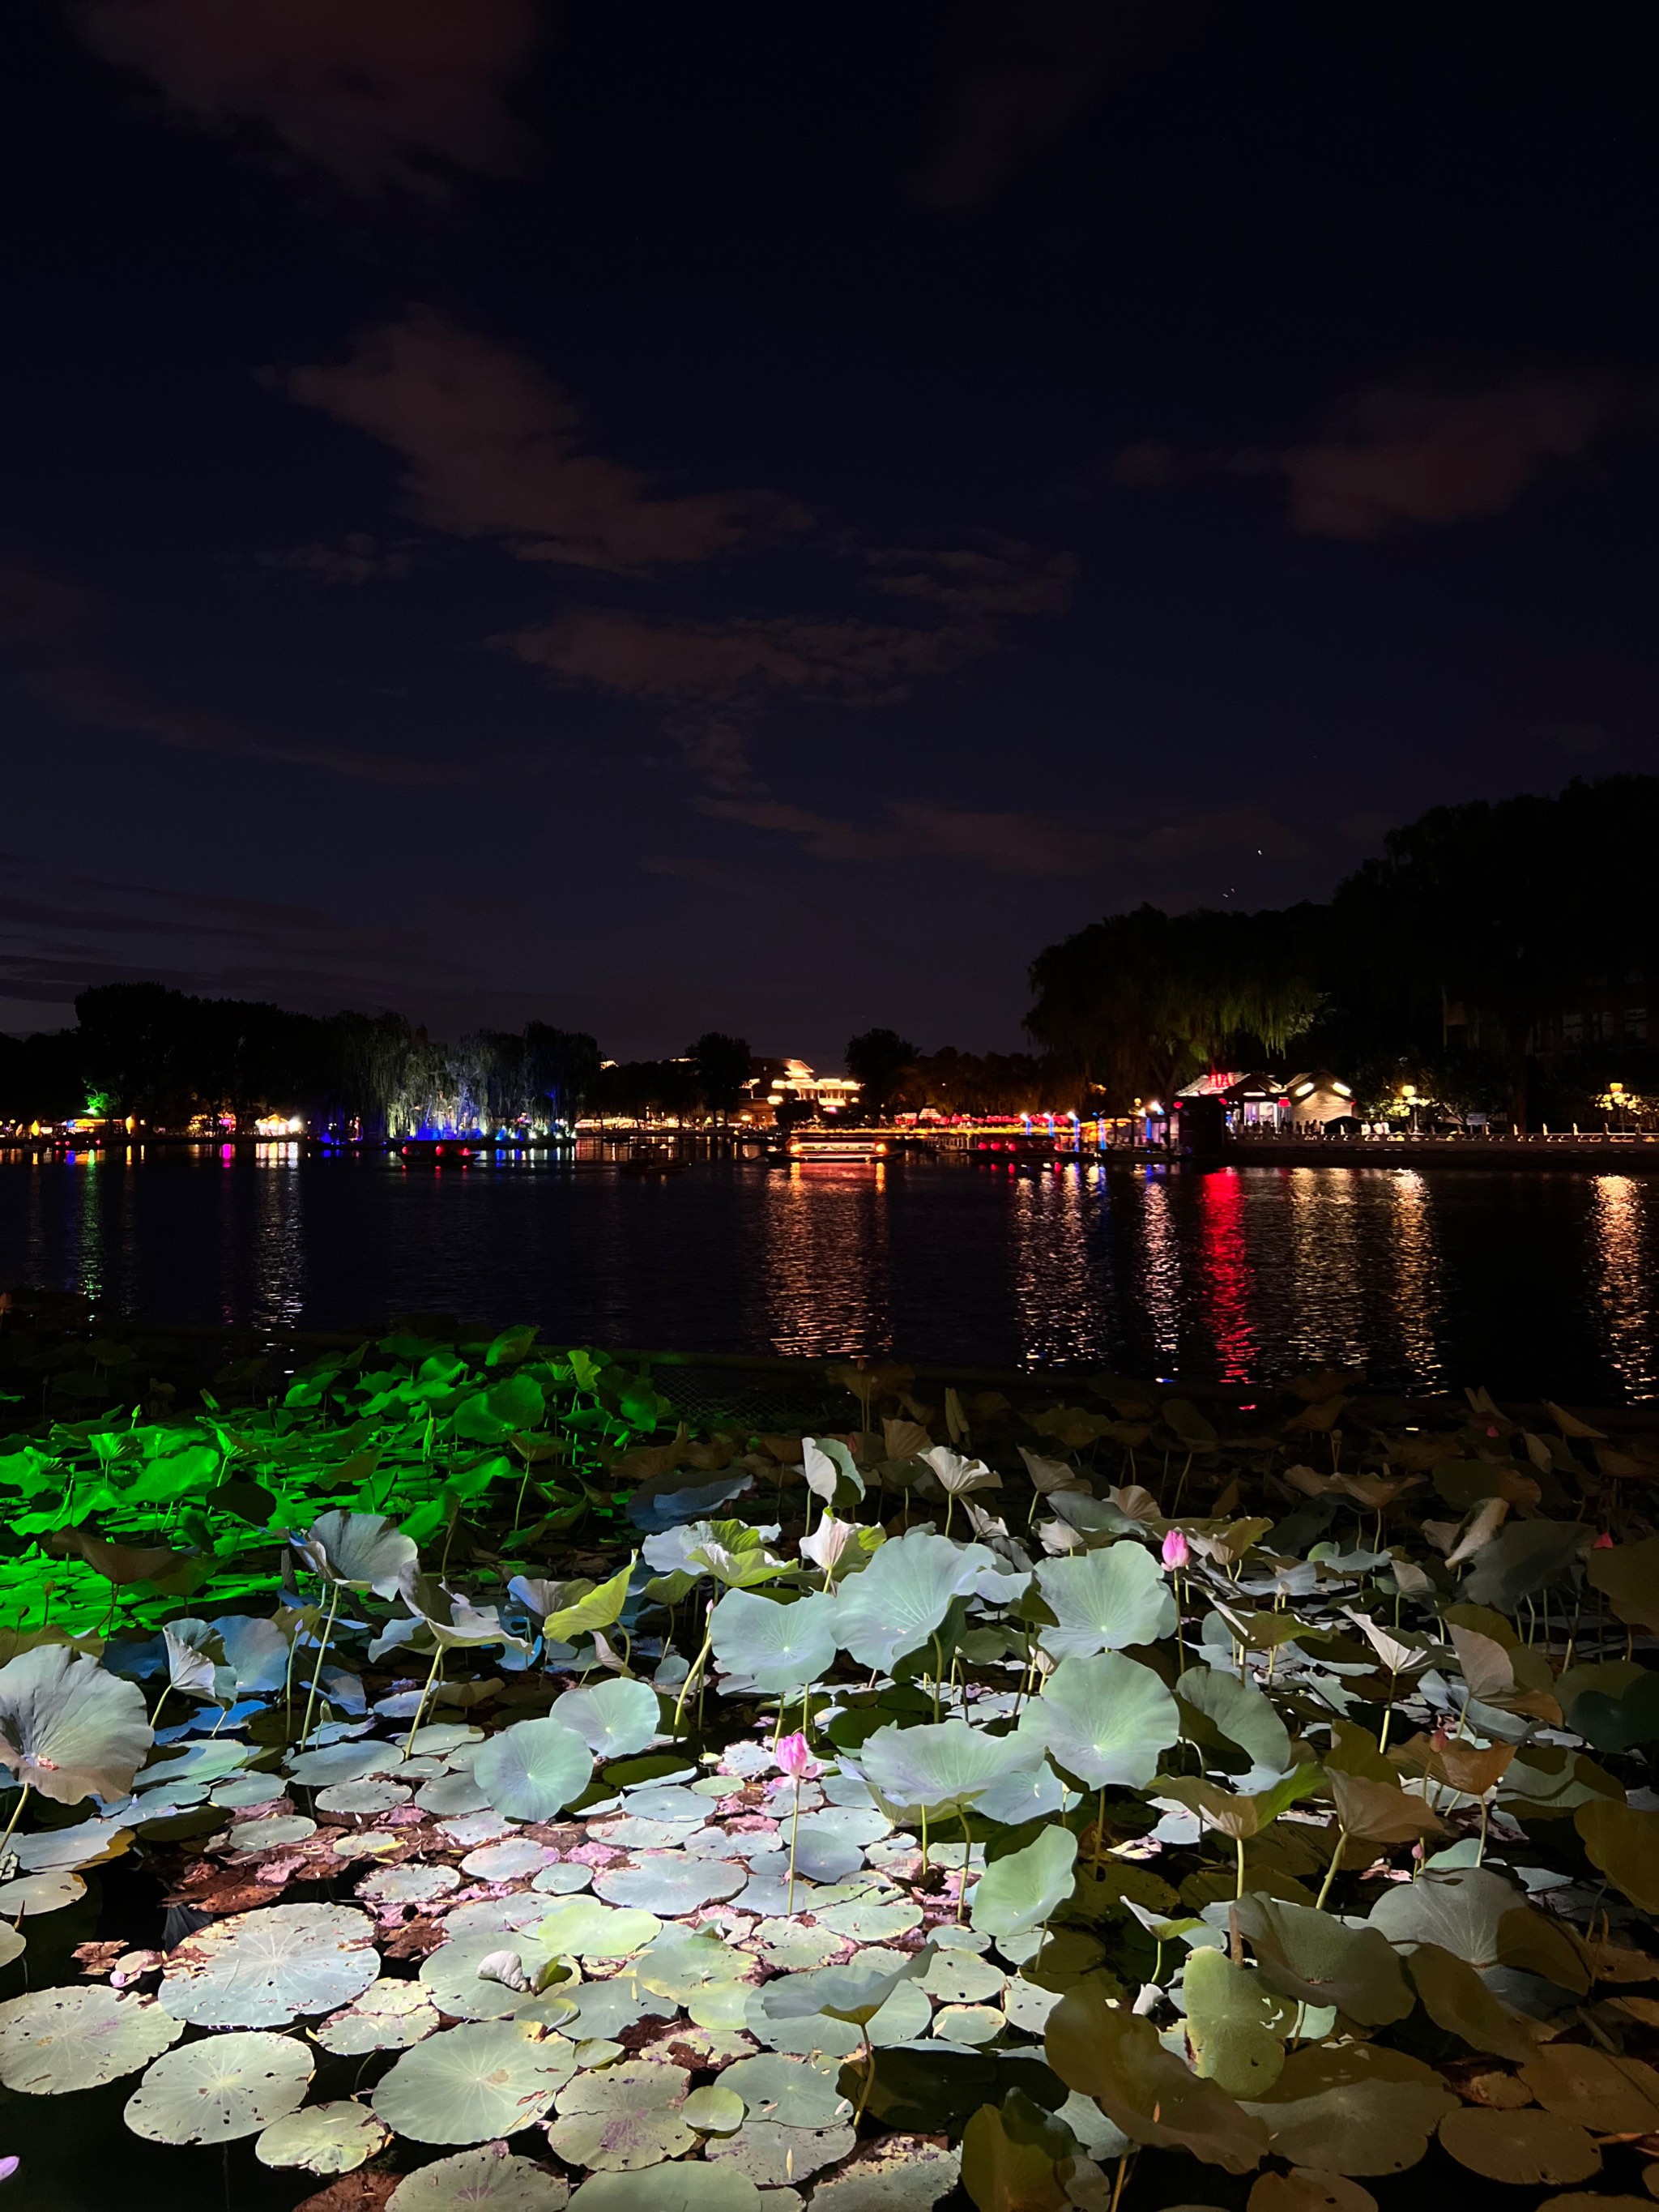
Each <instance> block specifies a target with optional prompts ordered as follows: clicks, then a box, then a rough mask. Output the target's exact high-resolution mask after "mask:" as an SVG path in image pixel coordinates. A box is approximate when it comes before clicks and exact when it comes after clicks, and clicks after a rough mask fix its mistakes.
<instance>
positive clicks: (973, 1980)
mask: <svg viewBox="0 0 1659 2212" xmlns="http://www.w3.org/2000/svg"><path fill="white" fill-rule="evenodd" d="M1016 1856H1018V1854H1016ZM948 1932H949V1934H950V1935H951V1936H955V1935H956V1934H957V1932H958V1931H957V1929H954V1928H952V1929H950V1930H949V1931H948ZM933 1940H934V1942H936V1943H941V1948H939V1949H938V1950H937V1951H936V1952H935V1953H934V1954H933V1965H932V1966H929V1968H928V1969H927V1972H926V1973H925V1974H924V1975H923V1976H922V1980H921V1986H922V1987H923V1989H924V1990H927V1994H928V1996H930V1997H936V1998H937V1999H938V2001H939V2003H940V2004H955V2005H961V2004H983V2003H985V2002H987V2000H988V1999H993V1998H996V1997H1000V1996H1001V1995H1002V1992H1003V1990H1005V1989H1006V1986H1007V1982H1008V1977H1007V1975H1006V1973H1004V1972H1003V1971H1002V1968H1001V1967H1000V1966H998V1965H997V1964H996V1963H995V1961H994V1960H991V1959H987V1958H985V1957H983V1956H981V1954H980V1953H979V1952H977V1951H964V1950H963V1949H961V1948H959V1947H958V1946H957V1945H956V1944H955V1943H950V1944H943V1943H942V1939H941V1938H940V1937H939V1936H935V1937H934V1939H933Z"/></svg>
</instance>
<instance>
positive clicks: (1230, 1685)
mask: <svg viewBox="0 0 1659 2212" xmlns="http://www.w3.org/2000/svg"><path fill="white" fill-rule="evenodd" d="M1118 1548H1119V1549H1120V1550H1121V1548H1122V1547H1121V1546H1120V1547H1118ZM1176 1694H1177V1695H1178V1696H1179V1698H1180V1699H1181V1701H1182V1704H1183V1705H1190V1706H1191V1707H1192V1708H1193V1710H1194V1712H1199V1713H1202V1714H1203V1715H1204V1717H1205V1718H1206V1720H1208V1721H1209V1722H1210V1723H1212V1725H1213V1726H1214V1727H1215V1728H1217V1729H1219V1730H1220V1732H1221V1734H1222V1735H1225V1737H1226V1738H1227V1740H1228V1741H1229V1742H1230V1743H1236V1744H1237V1746H1238V1747H1239V1749H1240V1750H1241V1751H1242V1752H1243V1753H1246V1754H1247V1755H1248V1757H1249V1759H1250V1760H1251V1762H1252V1764H1251V1768H1250V1771H1249V1773H1248V1774H1241V1775H1238V1776H1236V1777H1235V1778H1234V1786H1235V1788H1237V1790H1241V1791H1242V1792H1243V1794H1244V1795H1245V1796H1250V1795H1251V1794H1252V1793H1253V1792H1254V1791H1255V1790H1260V1789H1264V1788H1265V1787H1266V1786H1267V1784H1268V1783H1269V1782H1272V1781H1273V1779H1274V1778H1276V1777H1277V1776H1279V1775H1281V1774H1283V1773H1285V1771H1286V1770H1287V1769H1288V1767H1289V1766H1290V1764H1291V1738H1290V1731H1289V1730H1288V1729H1286V1728H1285V1723H1284V1722H1283V1721H1282V1720H1280V1718H1279V1715H1278V1713H1277V1712H1275V1711H1274V1710H1273V1703H1272V1701H1271V1699H1267V1698H1265V1697H1264V1696H1263V1695H1262V1693H1261V1691H1260V1690H1258V1689H1257V1688H1255V1686H1254V1685H1253V1684H1252V1683H1249V1682H1242V1681H1241V1680H1239V1678H1238V1676H1237V1674H1225V1673H1223V1672H1222V1671H1221V1670H1220V1669H1219V1668H1214V1667H1189V1668H1188V1669H1187V1671H1186V1673H1185V1674H1183V1675H1182V1677H1181V1680H1180V1683H1179V1685H1178V1686H1177V1692H1176Z"/></svg>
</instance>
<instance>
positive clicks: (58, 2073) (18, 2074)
mask: <svg viewBox="0 0 1659 2212" xmlns="http://www.w3.org/2000/svg"><path fill="white" fill-rule="evenodd" d="M18 1948H19V1949H20V1950H21V1948H22V1947H21V1944H20V1945H19V1947H18ZM14 1955H15V1954H14ZM184 2032H185V2031H184V2025H183V2023H182V2022H181V2021H176V2020H173V2018H171V2017H170V2015H168V2014H167V2013H165V2012H163V2011H162V2010H161V2007H160V2006H159V2005H158V2004H156V2003H155V2002H154V2001H153V2000H152V1999H150V1998H149V1997H141V1996H137V1994H136V1993H135V1992H132V1991H129V1990H111V1989H105V1988H104V1987H102V1986H101V1984H96V1983H94V1984H91V1985H90V1986H88V1987H84V1988H80V1989H76V1988H69V1989H47V1990H30V1991H29V1992H28V1993H27V1996H21V1997H13V1998H11V1999H10V2000H9V2002H7V2003H5V2004H0V2081H3V2082H4V2083H5V2085H6V2087H7V2088H8V2089H21V2090H22V2091H24V2092H25V2093H27V2095H29V2096H32V2097H60V2096H63V2095H64V2094H65V2093H67V2092H69V2091H70V2090H71V2089H98V2088H101V2087H103V2085H104V2084H105V2082H106V2081H119V2080H120V2078H121V2076H122V2075H124V2074H136V2073H137V2071H138V2069H139V2068H140V2067H142V2066H148V2065H149V2063H150V2061H151V2059H152V2058H155V2057H158V2056H159V2055H160V2053H161V2052H162V2051H165V2050H167V2047H168V2046H169V2045H172V2044H174V2043H176V2042H177V2041H178V2039H179V2037H180V2036H181V2035H182V2034H183V2033H184Z"/></svg>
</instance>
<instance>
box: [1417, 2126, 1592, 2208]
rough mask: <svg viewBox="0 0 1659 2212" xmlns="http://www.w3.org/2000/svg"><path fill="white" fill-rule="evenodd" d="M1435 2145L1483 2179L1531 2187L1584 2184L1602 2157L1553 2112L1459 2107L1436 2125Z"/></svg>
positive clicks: (1576, 2128)
mask: <svg viewBox="0 0 1659 2212" xmlns="http://www.w3.org/2000/svg"><path fill="white" fill-rule="evenodd" d="M1440 2142H1441V2146H1442V2148H1443V2149H1446V2150H1449V2152H1450V2153H1451V2154H1452V2156H1453V2157H1454V2158H1455V2160H1457V2162H1458V2164H1459V2165H1460V2166H1468V2168H1469V2170H1470V2172H1474V2173H1479V2174H1483V2175H1484V2176H1485V2177H1486V2179H1487V2180H1488V2181H1506V2182H1509V2183H1510V2184H1511V2185H1518V2186H1521V2187H1531V2188H1536V2187H1537V2186H1538V2185H1539V2184H1540V2183H1547V2184H1548V2185H1551V2186H1552V2187H1554V2188H1557V2189H1559V2187H1560V2186H1561V2185H1562V2184H1563V2183H1564V2182H1574V2181H1588V2180H1589V2178H1590V2176H1591V2174H1593V2173H1596V2172H1600V2170H1601V2152H1600V2151H1599V2150H1598V2149H1597V2148H1596V2147H1595V2143H1594V2142H1591V2140H1590V2138H1589V2136H1588V2135H1587V2134H1586V2133H1585V2131H1584V2130H1583V2128H1581V2127H1579V2126H1577V2124H1576V2123H1575V2122H1573V2121H1571V2120H1564V2119H1561V2118H1559V2117H1558V2116H1557V2115H1556V2114H1555V2113H1554V2112H1490V2111H1487V2110H1486V2109H1485V2108H1483V2107H1482V2106H1478V2105H1468V2106H1458V2107H1457V2108H1456V2109H1455V2110H1454V2111H1451V2112H1447V2113H1446V2115H1445V2117H1444V2118H1443V2119H1442V2121H1441V2123H1440Z"/></svg>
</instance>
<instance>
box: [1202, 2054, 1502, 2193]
mask: <svg viewBox="0 0 1659 2212" xmlns="http://www.w3.org/2000/svg"><path fill="white" fill-rule="evenodd" d="M1456 2103H1457V2100H1456V2098H1455V2097H1454V2096H1453V2095H1452V2094H1451V2093H1450V2092H1449V2090H1448V2089H1447V2087H1446V2085H1445V2083H1444V2082H1443V2081H1442V2080H1441V2079H1440V2076H1439V2075H1437V2074H1436V2073H1435V2072H1434V2071H1433V2070H1432V2069H1431V2068H1429V2067H1427V2066H1425V2065H1423V2064H1422V2063H1420V2062H1419V2060H1417V2059H1415V2058H1412V2057H1407V2054H1406V2053H1405V2052H1404V2051H1390V2050H1389V2049H1387V2048H1386V2047H1385V2046H1384V2045H1382V2044H1378V2043H1350V2044H1338V2045H1331V2044H1310V2045H1306V2046H1304V2048H1303V2049H1302V2050H1300V2051H1292V2052H1291V2055H1290V2057H1288V2058H1286V2060H1285V2065H1284V2069H1283V2070H1282V2072H1281V2073H1280V2075H1279V2079H1278V2081H1275V2082H1274V2084H1273V2088H1272V2089H1271V2091H1270V2092H1269V2093H1268V2094H1267V2097H1266V2098H1263V2099H1258V2100H1255V2101H1253V2102H1251V2103H1250V2104H1249V2105H1247V2106H1245V2107H1244V2110H1245V2111H1246V2112H1250V2113H1252V2114H1253V2115H1255V2118H1258V2119H1259V2120H1261V2122H1262V2123H1263V2124H1264V2125H1265V2126H1266V2128H1267V2134H1268V2138H1269V2142H1270V2145H1271V2148H1272V2149H1273V2154H1274V2156H1275V2157H1278V2158H1283V2159H1287V2160H1290V2162H1291V2164H1292V2165H1293V2166H1312V2167H1314V2168H1315V2169H1316V2170H1317V2171H1319V2172H1326V2173H1340V2174H1347V2175H1352V2174H1373V2173H1403V2172H1405V2171H1406V2169H1407V2167H1408V2166H1415V2165H1416V2164H1417V2162H1418V2160H1419V2159H1420V2158H1421V2157H1422V2156H1423V2154H1424V2153H1425V2150H1426V2149H1427V2148H1428V2142H1429V2137H1430V2136H1431V2135H1432V2134H1433V2133H1434V2131H1435V2129H1436V2128H1437V2126H1438V2125H1439V2124H1440V2122H1441V2121H1442V2120H1443V2118H1445V2116H1446V2114H1447V2113H1448V2112H1451V2111H1452V2110H1454V2108H1455V2106H1456ZM1493 2117H1494V2118H1498V2117H1499V2116H1498V2115H1497V2114H1494V2115H1493ZM1501 2117H1502V2118H1504V2119H1512V2118H1514V2117H1515V2116H1514V2114H1513V2113H1509V2112H1505V2113H1504V2114H1503V2115H1502V2116H1501Z"/></svg>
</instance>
